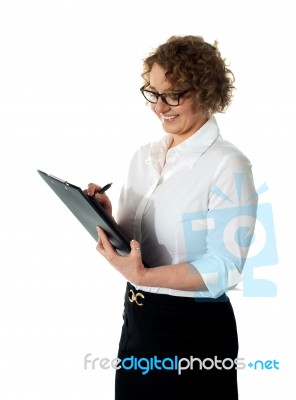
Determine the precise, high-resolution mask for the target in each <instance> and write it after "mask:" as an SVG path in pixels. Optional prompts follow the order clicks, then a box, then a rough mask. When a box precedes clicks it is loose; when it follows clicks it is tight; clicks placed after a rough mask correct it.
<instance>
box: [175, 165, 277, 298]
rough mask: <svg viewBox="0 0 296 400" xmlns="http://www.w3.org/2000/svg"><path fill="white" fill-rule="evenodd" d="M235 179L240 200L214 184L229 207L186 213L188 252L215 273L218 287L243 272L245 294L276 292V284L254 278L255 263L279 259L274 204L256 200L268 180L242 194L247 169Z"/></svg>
mask: <svg viewBox="0 0 296 400" xmlns="http://www.w3.org/2000/svg"><path fill="white" fill-rule="evenodd" d="M234 180H235V187H236V199H232V198H230V197H229V196H228V195H227V194H226V193H225V192H223V191H222V190H221V189H220V188H219V187H217V186H214V187H213V188H212V193H213V194H215V195H216V196H218V197H219V198H221V199H223V202H224V204H226V205H227V204H229V206H227V207H224V208H215V209H213V210H204V211H198V212H190V213H185V214H184V215H183V221H182V222H183V229H184V235H185V246H186V253H187V257H188V259H189V260H192V264H193V265H194V263H195V262H196V267H197V269H199V267H200V270H201V273H212V274H216V275H217V278H216V281H217V282H216V286H217V287H219V286H220V287H222V288H227V287H230V286H231V284H229V281H230V283H231V279H233V280H234V284H236V283H237V281H238V280H239V279H238V276H239V274H240V273H241V272H242V271H243V295H244V296H246V297H274V296H276V293H277V286H276V284H275V283H274V282H272V281H270V280H267V279H256V278H255V277H254V272H255V269H256V268H259V267H264V266H269V265H275V264H277V263H278V255H277V247H276V238H275V229H274V223H273V213H272V207H271V204H269V203H264V204H257V200H258V198H259V196H260V195H261V194H262V193H264V192H265V191H267V190H268V187H267V185H266V184H265V183H264V184H263V185H261V186H260V188H259V189H258V190H257V191H256V192H255V193H253V194H252V195H250V196H249V197H248V198H243V196H242V193H243V185H244V174H243V173H237V174H235V175H234ZM203 265H204V266H205V268H203ZM225 266H227V269H228V273H229V274H228V275H229V276H228V282H226V281H225V279H226V278H225V273H224V271H225ZM236 280H237V281H236ZM213 291H214V289H213Z"/></svg>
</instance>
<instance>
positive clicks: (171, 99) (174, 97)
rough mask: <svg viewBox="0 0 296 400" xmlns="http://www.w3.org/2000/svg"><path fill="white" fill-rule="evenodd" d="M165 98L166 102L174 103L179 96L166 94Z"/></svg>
mask: <svg viewBox="0 0 296 400" xmlns="http://www.w3.org/2000/svg"><path fill="white" fill-rule="evenodd" d="M165 97H166V99H167V100H168V101H173V102H176V101H178V98H179V95H178V94H176V93H167V94H166V96H165Z"/></svg>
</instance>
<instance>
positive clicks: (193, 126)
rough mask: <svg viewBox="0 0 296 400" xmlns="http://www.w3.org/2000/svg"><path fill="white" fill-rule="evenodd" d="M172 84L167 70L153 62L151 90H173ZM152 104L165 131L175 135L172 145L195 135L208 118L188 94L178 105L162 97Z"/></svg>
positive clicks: (166, 91)
mask: <svg viewBox="0 0 296 400" xmlns="http://www.w3.org/2000/svg"><path fill="white" fill-rule="evenodd" d="M170 86H171V85H170V83H169V81H168V80H167V79H166V77H165V70H164V69H163V68H162V67H161V66H159V65H158V64H156V63H155V64H153V66H152V69H151V71H150V85H149V90H152V91H154V92H157V93H169V92H172V89H170ZM176 92H179V90H176ZM150 104H151V109H152V111H154V112H155V114H156V115H157V116H158V118H159V119H160V120H161V122H162V127H163V129H164V131H165V132H167V133H171V134H172V135H173V143H172V145H171V147H172V146H176V145H178V144H179V143H181V142H183V141H184V140H185V139H187V138H188V137H190V136H191V135H193V134H194V133H195V132H196V131H197V130H198V129H199V128H200V127H201V126H202V125H204V123H205V122H206V121H207V119H208V118H207V116H205V115H204V113H202V112H201V110H199V108H198V106H196V105H195V104H194V102H193V101H192V98H190V97H188V95H185V96H183V97H181V98H180V103H179V105H178V106H169V105H167V104H166V103H165V102H164V101H163V100H162V99H161V98H160V97H159V98H158V101H157V103H156V104H153V103H150Z"/></svg>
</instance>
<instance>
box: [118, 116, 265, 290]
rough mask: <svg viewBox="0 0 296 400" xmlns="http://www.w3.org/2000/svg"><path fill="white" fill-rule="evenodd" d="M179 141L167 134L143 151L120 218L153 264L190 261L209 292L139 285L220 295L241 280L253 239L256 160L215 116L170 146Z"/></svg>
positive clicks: (130, 178) (124, 196) (131, 170)
mask: <svg viewBox="0 0 296 400" xmlns="http://www.w3.org/2000/svg"><path fill="white" fill-rule="evenodd" d="M171 141H172V135H170V134H165V136H164V137H163V138H162V139H161V140H160V141H159V142H154V143H151V144H147V145H144V146H142V147H141V148H140V149H139V150H138V151H137V152H136V154H135V155H134V157H133V158H132V160H131V163H130V167H129V172H128V177H127V182H126V184H125V185H124V187H123V188H122V192H121V196H120V200H119V207H118V218H117V220H118V223H119V225H120V226H121V227H122V228H123V229H124V230H125V231H126V232H127V234H128V235H129V236H130V237H131V238H134V239H136V240H138V241H139V242H140V244H141V252H142V257H143V260H144V261H145V263H146V264H147V265H148V266H150V267H156V266H161V265H171V264H180V263H185V262H187V263H190V264H191V265H193V266H194V267H195V268H196V270H197V271H198V272H199V273H200V275H201V276H202V278H203V280H204V282H205V285H206V286H207V289H208V290H207V291H201V290H197V291H181V290H175V289H170V288H159V287H142V286H141V287H140V286H137V289H141V290H144V291H150V292H153V293H165V294H171V295H175V296H185V297H214V298H216V297H218V296H220V295H222V294H223V293H224V292H225V291H227V290H229V289H231V288H234V287H235V285H237V283H238V282H239V281H240V280H241V273H242V269H243V265H244V263H245V259H246V256H247V252H248V247H249V245H250V241H251V238H252V233H253V230H254V226H255V217H256V204H257V195H256V191H255V188H254V184H253V177H252V171H251V164H250V162H249V160H248V159H247V158H246V156H245V155H244V154H243V153H242V152H241V151H240V150H239V149H238V148H237V147H235V146H234V145H232V144H231V143H229V142H227V141H225V140H223V139H222V137H221V136H220V134H219V128H218V125H217V123H216V120H215V118H214V117H212V118H211V119H210V120H208V121H207V122H206V123H205V124H204V125H203V126H202V127H201V128H200V129H199V130H198V131H197V132H196V133H195V134H194V135H192V136H191V137H189V138H188V139H186V140H185V141H183V142H182V143H180V144H179V145H177V146H175V147H172V148H171V149H169V150H168V148H169V146H170V143H171Z"/></svg>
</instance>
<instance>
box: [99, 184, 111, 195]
mask: <svg viewBox="0 0 296 400" xmlns="http://www.w3.org/2000/svg"><path fill="white" fill-rule="evenodd" d="M111 185H112V183H108V184H107V185H105V186H103V187H102V188H101V189H100V190H99V191H98V192H97V193H99V194H103V193H105V192H106V190H108V189H110V187H111Z"/></svg>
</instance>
